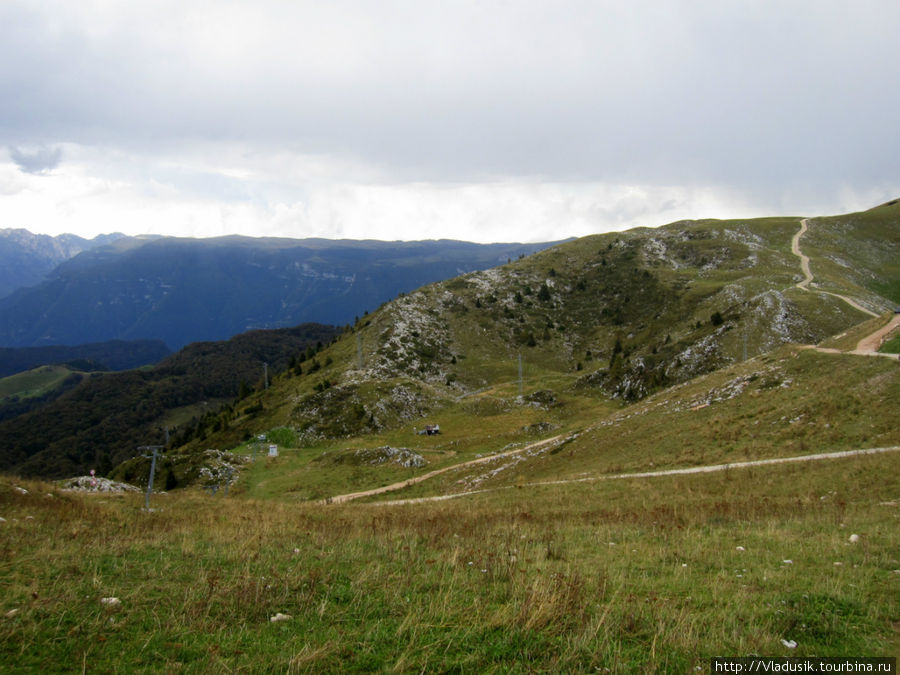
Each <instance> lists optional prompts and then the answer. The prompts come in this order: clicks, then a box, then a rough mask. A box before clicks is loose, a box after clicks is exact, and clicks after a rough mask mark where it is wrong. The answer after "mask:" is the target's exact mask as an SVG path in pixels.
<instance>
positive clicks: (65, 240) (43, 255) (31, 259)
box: [0, 228, 125, 298]
mask: <svg viewBox="0 0 900 675" xmlns="http://www.w3.org/2000/svg"><path fill="white" fill-rule="evenodd" d="M124 236H125V235H124V234H119V233H114V234H102V235H99V236H97V237H94V238H93V239H85V238H83V237H79V236H77V235H74V234H61V235H58V236H56V237H51V236H49V235H46V234H32V233H31V232H29V231H28V230H25V229H21V228H18V229H13V228H2V229H0V298H3V297H5V296H7V295H9V294H10V293H12V292H13V291H14V290H16V289H17V288H23V287H27V286H33V285H35V284H37V283H40V282H41V281H42V280H43V279H44V277H45V276H46V275H48V274H49V273H50V272H52V271H53V270H54V269H55V268H56V267H57V266H58V265H59V264H60V263H62V262H65V261H66V260H68V259H69V258H73V257H75V256H76V255H78V254H79V253H81V252H82V251H89V250H90V249H92V248H96V247H98V246H105V245H107V244H111V243H112V242H114V241H117V240H118V239H122V238H123V237H124Z"/></svg>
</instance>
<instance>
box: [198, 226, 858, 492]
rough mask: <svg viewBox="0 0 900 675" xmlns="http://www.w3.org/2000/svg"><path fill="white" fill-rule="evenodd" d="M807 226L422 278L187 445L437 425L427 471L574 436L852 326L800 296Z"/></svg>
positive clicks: (603, 247)
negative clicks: (797, 252)
mask: <svg viewBox="0 0 900 675" xmlns="http://www.w3.org/2000/svg"><path fill="white" fill-rule="evenodd" d="M798 228H799V219H795V218H766V219H755V220H745V221H699V222H682V223H673V224H671V225H669V226H666V227H663V228H659V229H656V230H633V231H630V232H625V233H615V234H608V235H598V236H593V237H585V238H583V239H579V240H576V241H572V242H568V243H566V244H563V245H560V246H557V247H554V248H553V249H550V250H547V251H544V252H542V253H539V254H536V255H534V256H531V257H529V258H526V259H523V260H519V261H516V262H514V263H511V264H508V265H504V266H502V267H500V268H497V269H495V270H489V271H486V272H480V273H474V274H468V275H464V276H462V277H459V278H456V279H453V280H450V281H448V282H444V283H440V284H433V285H431V286H427V287H425V288H423V289H420V290H419V291H417V292H415V293H412V294H409V295H406V296H402V297H400V298H398V299H397V300H396V301H394V302H392V303H389V304H387V305H386V306H384V307H382V308H381V309H379V310H378V311H377V312H375V313H373V314H372V315H370V316H367V317H365V318H364V319H363V321H361V322H360V323H358V324H357V326H356V327H355V328H354V331H353V332H350V333H345V334H344V335H343V336H342V337H341V339H340V340H339V341H338V342H337V343H336V344H334V345H332V346H331V347H329V348H328V349H326V350H325V351H323V352H322V353H321V354H319V355H318V356H317V357H316V361H315V362H314V363H315V364H317V366H321V368H318V369H316V368H314V367H313V364H312V363H311V362H309V361H307V362H305V363H304V364H302V368H303V375H302V376H299V377H295V376H285V377H281V378H277V379H276V380H275V381H274V382H273V384H272V387H271V388H270V390H269V391H268V392H266V393H265V394H259V395H255V396H253V397H251V398H250V399H248V400H247V401H246V403H245V404H242V405H240V406H238V407H236V409H235V410H234V411H233V413H232V414H230V416H229V419H227V420H223V423H222V425H221V426H223V427H225V428H224V429H223V430H221V431H219V432H216V433H213V434H211V435H210V436H209V437H208V438H205V439H203V441H202V443H200V442H195V443H194V444H192V445H189V446H187V447H186V448H185V451H189V452H190V451H194V450H199V449H202V447H212V446H218V447H234V446H236V445H238V444H239V443H240V442H241V441H242V440H243V439H246V438H249V437H252V436H255V435H256V434H258V433H261V432H264V431H266V430H267V429H273V428H276V427H290V428H293V429H296V430H298V431H299V432H300V433H299V436H300V439H301V441H300V443H299V445H302V446H304V447H311V448H314V449H315V451H314V452H311V453H308V454H309V455H310V457H312V456H313V455H315V454H316V453H319V454H321V452H323V451H328V450H333V449H335V448H339V447H341V446H363V445H365V446H368V447H377V445H381V444H387V443H390V444H397V445H401V446H409V447H413V448H417V447H418V445H417V443H418V441H417V439H416V437H414V436H413V435H412V427H413V426H416V425H417V426H420V427H421V426H423V425H424V424H425V423H428V422H439V423H440V424H441V425H442V428H444V430H445V435H444V436H443V437H441V438H442V440H443V442H444V445H446V446H447V447H446V448H444V449H443V450H444V451H448V452H444V454H442V455H441V454H435V453H432V455H431V456H429V457H428V459H429V460H430V461H431V462H432V463H431V464H430V466H429V467H428V469H426V470H430V469H431V468H433V467H434V466H441V465H443V464H445V463H451V462H458V461H461V460H463V459H467V458H471V457H474V456H476V455H477V454H479V453H484V452H493V451H497V450H499V449H501V448H503V447H505V446H506V445H508V444H510V443H524V442H526V441H527V440H529V439H534V435H535V434H534V430H535V429H536V428H540V427H536V426H535V425H543V429H544V431H545V433H544V435H552V434H555V433H560V432H561V431H566V430H575V429H577V428H579V427H580V426H584V425H585V424H586V423H587V422H586V421H585V419H583V416H584V415H586V416H587V417H590V416H591V415H594V416H595V417H600V416H602V415H603V414H604V413H605V411H608V410H610V409H611V408H615V407H617V406H619V405H621V402H622V401H623V400H631V399H638V398H641V397H643V396H645V395H647V394H648V393H652V392H653V391H655V390H659V389H660V388H662V387H665V386H667V385H672V384H676V383H678V382H682V381H687V380H689V379H690V378H691V377H694V376H696V375H699V374H702V373H705V372H710V371H712V370H715V369H716V368H721V367H725V366H728V365H729V364H732V363H736V362H740V361H741V360H742V359H743V358H744V355H746V356H748V357H753V356H755V355H758V354H763V353H767V352H768V351H770V350H771V349H774V348H777V347H778V346H779V345H782V344H784V343H785V342H803V343H809V342H819V341H822V340H824V339H826V338H827V337H828V336H830V335H834V334H838V333H841V332H846V331H848V330H849V329H850V328H851V327H852V326H854V325H855V324H856V323H858V322H859V321H860V320H862V319H863V318H865V317H864V315H863V314H861V313H860V312H858V311H857V310H855V309H852V308H851V307H850V306H849V305H847V304H846V303H844V302H842V301H841V300H839V299H837V298H834V297H833V296H828V295H824V294H820V293H808V292H804V291H801V290H797V289H795V288H794V284H795V283H796V282H797V281H799V280H800V279H801V275H800V269H799V261H798V259H797V258H796V257H795V256H793V255H792V254H791V253H790V242H791V238H792V237H793V236H794V234H795V233H796V232H797V230H798ZM851 234H852V233H851ZM865 234H867V233H866V232H863V233H862V235H865ZM862 235H860V236H862ZM854 236H855V235H854ZM804 245H805V242H804ZM716 314H718V315H719V318H720V322H719V323H718V324H717V323H715V322H713V321H712V320H711V319H712V318H713V317H714V316H715V315H716ZM617 342H618V343H619V344H620V345H621V348H622V351H621V353H618V354H617V353H615V349H614V345H615V344H616V343H617ZM520 356H521V358H522V367H523V383H522V389H523V393H525V394H531V393H533V392H535V391H536V390H543V389H549V390H551V391H552V392H553V396H554V397H555V398H556V399H557V400H558V401H559V402H560V403H562V404H563V405H554V406H551V407H550V408H549V409H548V410H541V409H539V408H534V407H532V406H522V405H517V404H516V396H517V394H518V368H519V362H518V359H519V357H520ZM360 365H362V367H361V368H360ZM324 387H327V388H326V389H324V391H323V388H324ZM610 395H612V396H613V400H610V399H609V396H610ZM594 408H596V410H594V411H593V412H592V410H593V409H594ZM460 431H462V432H464V433H460ZM447 432H449V433H447ZM450 443H453V444H454V445H453V446H452V447H450V445H449V444H450ZM450 450H452V454H450V452H449V451H450ZM297 461H298V462H300V461H301V460H299V459H298V460H297ZM301 463H302V462H301ZM307 464H309V462H305V463H304V466H305V467H306V468H304V469H303V471H310V470H312V469H314V468H315V467H316V465H309V466H306V465H307ZM297 470H298V471H300V470H301V469H300V467H299V465H298V466H297ZM366 475H369V476H370V481H371V485H372V486H375V485H381V484H385V483H388V482H390V481H392V480H394V479H395V478H396V476H395V475H394V474H392V473H390V472H388V471H381V470H378V471H373V472H371V474H366V473H365V472H362V471H360V472H356V473H355V474H354V475H353V476H352V477H349V476H348V477H345V478H342V479H340V480H335V481H332V483H333V485H332V486H331V487H329V489H332V488H333V487H338V485H339V484H340V483H341V481H344V480H346V482H345V487H346V490H345V491H350V490H352V489H357V488H362V487H365V483H366ZM302 482H303V484H305V485H310V486H312V487H309V488H308V489H305V490H299V489H298V490H294V491H292V492H295V493H296V496H298V497H304V496H307V497H308V496H321V494H320V493H321V490H320V489H319V488H320V483H319V481H318V480H315V479H313V480H308V479H304V481H302ZM297 484H300V481H297Z"/></svg>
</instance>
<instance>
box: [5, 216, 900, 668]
mask: <svg viewBox="0 0 900 675" xmlns="http://www.w3.org/2000/svg"><path fill="white" fill-rule="evenodd" d="M895 208H896V205H891V206H888V207H883V208H882V209H881V210H873V211H872V212H866V214H863V215H860V216H859V217H858V218H857V216H849V217H842V219H843V220H841V221H840V222H843V223H848V222H849V223H851V224H852V223H857V225H852V226H847V227H844V226H842V228H843V229H842V230H841V233H842V234H841V241H842V244H841V246H842V248H841V250H842V251H844V253H842V254H841V255H842V258H841V259H842V260H844V261H845V262H848V261H851V259H852V265H851V266H852V268H853V272H854V273H853V274H852V275H840V274H839V271H840V270H841V269H844V267H843V266H842V265H841V264H838V263H836V262H835V261H833V260H832V261H831V263H833V265H834V266H832V267H829V264H826V262H823V261H824V260H826V258H827V255H830V256H831V257H832V258H833V257H836V255H837V254H836V253H834V252H833V251H836V250H837V249H836V248H835V249H832V253H828V254H825V253H824V250H825V246H826V244H817V246H819V248H816V247H814V246H812V245H810V246H809V247H807V246H806V238H805V236H804V238H801V241H800V247H801V251H802V252H803V253H804V254H805V255H808V256H809V257H810V258H811V261H810V267H811V269H812V271H813V274H814V282H813V283H812V284H810V285H809V288H810V290H803V289H800V288H797V287H796V284H797V283H799V282H801V281H802V280H803V278H804V277H803V274H802V272H801V267H800V260H799V258H798V257H797V256H795V255H793V254H792V253H791V240H792V238H793V237H794V236H795V235H796V234H797V232H798V230H799V225H800V221H799V219H788V218H784V219H780V218H779V219H762V220H747V221H728V222H725V221H703V222H683V223H674V224H672V225H669V226H666V227H663V228H660V229H657V230H635V231H631V232H626V233H619V234H612V235H602V236H597V237H588V238H585V239H581V240H578V241H573V242H570V243H567V244H564V245H562V246H558V247H556V248H554V249H552V250H548V251H546V252H543V253H541V254H538V255H535V256H532V257H530V258H526V259H523V260H520V261H517V262H515V263H510V264H508V265H505V266H503V267H500V268H497V269H495V270H490V271H486V272H479V273H475V274H468V275H464V276H462V277H459V278H456V279H453V280H451V281H448V282H445V283H441V284H435V285H431V286H428V287H425V288H423V289H421V290H419V291H417V292H415V293H412V294H409V295H404V296H402V297H400V298H398V299H397V300H395V301H393V302H391V303H388V304H386V305H385V306H383V307H381V308H380V309H379V310H378V311H376V312H374V313H372V314H371V315H367V316H365V317H363V318H362V319H361V320H360V321H359V322H358V323H357V324H356V325H355V326H353V327H352V328H348V329H347V330H345V331H344V332H343V334H342V335H341V336H340V337H338V338H337V339H336V340H335V341H334V342H333V343H332V344H330V345H327V346H324V347H323V348H322V349H319V350H317V349H314V348H310V349H307V350H305V351H302V352H298V351H296V350H295V351H294V352H291V358H290V361H289V362H287V363H285V367H284V369H283V370H281V372H279V373H278V374H276V375H274V376H273V378H272V381H271V382H270V386H269V387H268V389H261V390H259V391H256V392H252V393H249V394H248V395H246V396H243V397H242V398H240V399H239V400H237V401H235V402H234V403H233V404H230V405H227V406H224V407H223V408H222V409H221V411H220V412H219V413H218V414H209V415H206V416H204V417H203V418H202V419H199V420H195V421H193V422H191V421H190V420H186V419H174V418H173V419H172V423H173V424H174V425H176V426H177V427H178V428H177V429H176V430H175V434H174V436H175V438H177V439H178V441H176V442H175V443H173V444H172V447H170V448H169V449H168V451H167V453H166V456H165V458H164V459H163V460H162V461H161V463H160V464H159V465H158V467H157V468H158V470H159V471H160V473H158V474H157V480H158V481H160V482H159V483H157V485H160V484H163V485H165V484H167V483H168V482H169V477H170V476H172V475H174V473H177V472H178V471H186V470H187V469H186V468H185V467H189V466H192V467H193V469H192V470H193V471H194V474H193V475H194V478H196V479H197V482H199V483H200V485H198V486H195V487H192V488H187V489H179V490H173V491H170V492H167V493H159V492H158V491H157V494H154V495H153V497H152V502H151V510H150V511H146V510H144V508H143V507H144V496H143V495H134V494H129V493H126V494H122V495H108V494H104V495H91V494H87V495H85V494H77V493H65V492H62V491H61V490H60V489H59V488H58V487H57V486H55V485H51V484H47V483H41V482H37V481H34V482H32V481H23V480H21V479H15V478H10V477H0V517H2V518H3V521H2V522H0V537H2V542H3V543H4V546H2V547H0V583H2V584H3V587H4V589H5V592H4V594H3V596H2V599H0V613H2V615H3V621H2V622H0V659H2V662H3V663H4V664H10V667H12V668H16V669H20V670H26V671H27V670H41V669H45V670H53V669H54V668H57V667H58V664H60V663H75V666H74V667H76V668H77V667H78V664H81V668H82V669H83V670H88V669H96V670H99V671H110V672H120V671H121V672H133V671H138V672H143V671H148V672H149V671H154V672H156V671H159V672H210V671H215V672H271V671H278V672H281V671H284V672H289V673H306V672H310V673H312V672H316V673H318V672H403V673H405V672H522V673H526V672H528V673H531V672H547V673H558V672H612V673H634V672H645V673H686V672H709V668H710V659H711V658H712V657H714V656H723V655H729V656H739V655H740V656H744V655H748V654H764V655H768V656H778V657H786V656H791V657H850V656H860V655H866V656H882V657H884V656H892V655H895V654H897V653H898V651H900V640H898V632H897V628H896V625H897V617H898V616H900V604H898V596H897V593H896V592H895V590H896V582H897V574H898V570H897V568H898V561H897V551H898V547H900V539H898V529H897V517H898V511H897V508H898V500H897V495H898V493H900V470H898V469H900V414H898V411H897V406H896V401H897V400H900V363H898V359H897V357H896V355H890V354H888V355H883V354H881V355H879V354H877V353H876V352H874V351H869V352H865V353H863V354H854V353H851V352H854V351H856V350H857V347H858V345H859V343H860V341H861V340H863V338H866V337H867V336H870V335H872V334H873V333H875V332H876V331H878V330H879V329H881V328H883V327H885V326H886V325H887V324H888V323H889V322H892V323H891V325H894V326H896V320H895V319H894V316H893V314H892V312H890V311H883V310H886V309H887V310H889V309H890V308H891V305H892V302H893V297H892V296H891V295H890V293H889V290H890V288H891V286H892V284H893V283H894V279H893V278H892V277H891V276H890V275H892V274H893V272H892V270H893V268H892V267H891V265H892V264H893V261H894V260H896V259H897V255H896V254H897V253H898V251H897V244H896V241H897V237H896V228H897V224H896V223H897V221H896V219H895V217H894V214H895V212H896V211H895ZM823 222H824V225H823V224H821V223H823ZM866 222H869V225H867V226H865V227H863V224H864V223H866ZM809 227H810V229H809V231H808V233H807V234H808V235H809V238H810V241H811V242H820V241H826V243H827V240H828V237H832V236H833V235H832V234H829V233H830V232H831V230H830V229H829V228H831V227H832V225H831V221H830V220H828V219H812V220H811V221H810V223H809ZM876 232H880V233H881V234H878V235H877V236H876V235H875V234H874V233H876ZM871 237H875V238H876V239H877V241H868V238H871ZM836 242H837V240H832V243H830V244H827V246H837V243H836ZM892 242H893V243H892ZM878 251H886V253H883V254H882V253H878V254H877V255H876V253H877V252H878ZM891 252H893V257H892V256H891V255H890V253H891ZM828 260H830V259H828ZM820 270H821V275H822V276H821V277H819V276H818V275H819V274H820ZM829 270H830V271H829ZM873 279H874V281H873ZM878 289H886V290H884V294H882V293H881V292H880V291H879V290H878ZM822 291H827V292H822ZM829 293H837V294H839V295H844V296H847V298H849V299H851V300H854V301H856V302H859V303H860V304H862V305H864V306H865V307H868V308H870V309H869V310H868V311H872V312H876V313H877V314H878V316H876V317H871V316H869V315H868V314H867V313H866V312H864V311H861V310H859V309H856V308H854V307H853V306H852V305H851V304H849V303H848V302H847V301H846V300H844V299H841V298H839V297H836V296H835V295H832V294H829ZM895 339H896V338H895ZM815 344H820V346H819V347H818V348H814V347H813V345H815ZM885 344H886V345H888V346H889V345H891V344H894V342H892V341H891V340H888V341H887V342H886V343H885ZM231 346H232V348H234V347H236V346H237V344H232V345H231ZM209 349H214V348H213V346H209ZM882 349H884V347H882ZM285 356H287V354H285ZM185 357H186V355H183V356H182V359H183V360H182V362H181V363H182V365H183V366H185V367H187V365H188V361H189V360H190V359H187V360H184V358H185ZM201 371H202V369H201ZM167 372H168V371H167ZM170 374H171V373H170ZM434 424H438V425H439V426H440V432H441V433H440V434H437V435H422V434H420V433H418V432H419V431H421V430H423V429H424V427H425V426H426V425H434ZM260 433H266V434H267V440H266V442H265V443H263V444H257V443H256V442H255V438H256V436H257V434H260ZM182 441H183V442H182ZM269 443H277V444H278V446H279V454H278V456H277V457H268V456H266V455H267V453H266V452H265V450H266V445H268V444H269ZM176 446H177V447H176ZM210 448H219V449H222V450H234V451H235V452H236V453H238V454H245V455H247V456H248V457H247V460H248V461H247V463H246V464H244V465H243V468H242V469H241V470H240V472H239V473H235V472H234V471H233V469H232V467H234V466H236V465H240V464H241V462H239V461H236V460H235V461H231V462H230V463H227V464H226V463H225V460H226V459H228V455H227V454H225V453H215V452H212V451H210V450H209V449H210ZM201 456H204V457H205V456H215V457H217V458H218V459H219V460H220V461H221V462H222V463H221V464H219V465H209V466H208V467H204V469H203V471H198V470H197V467H196V464H192V462H194V460H196V459H197V458H199V457H201ZM232 459H233V458H232ZM250 460H255V461H250ZM148 468H149V467H148V462H147V460H145V459H136V460H131V461H129V462H126V463H124V464H122V465H120V466H119V467H118V469H117V471H118V475H119V476H120V477H126V478H128V479H130V480H133V481H135V482H141V481H144V480H145V477H146V476H147V473H148ZM161 474H166V475H165V476H163V475H161ZM231 480H234V482H233V483H231V484H229V481H231ZM226 485H228V487H229V490H228V491H227V493H226V491H225V490H218V491H217V492H216V493H215V494H212V491H211V490H209V491H203V490H201V489H200V487H207V488H212V487H224V486H226ZM373 490H374V493H373V494H353V493H357V492H361V491H373ZM57 669H58V668H57Z"/></svg>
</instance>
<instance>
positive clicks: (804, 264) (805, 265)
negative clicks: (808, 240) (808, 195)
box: [791, 218, 878, 316]
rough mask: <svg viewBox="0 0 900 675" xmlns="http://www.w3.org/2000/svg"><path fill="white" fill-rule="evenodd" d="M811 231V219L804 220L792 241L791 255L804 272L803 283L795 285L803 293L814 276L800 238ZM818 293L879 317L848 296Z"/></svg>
mask: <svg viewBox="0 0 900 675" xmlns="http://www.w3.org/2000/svg"><path fill="white" fill-rule="evenodd" d="M808 229H809V218H804V219H803V220H801V221H800V231H799V232H797V234H795V235H794V238H793V239H791V253H793V254H794V255H795V256H797V257H798V258H800V271H801V272H803V281H801V282H799V283H797V284H795V285H796V287H797V288H799V289H800V290H802V291H808V290H809V284H810V283H811V282H812V281H813V274H812V271H811V270H810V268H809V258H808V257H807V256H805V255H803V253H802V252H801V251H800V237H802V236H803V235H804V234H806V231H807V230H808ZM816 292H817V293H822V294H824V295H831V296H834V297H835V298H840V299H841V300H843V301H844V302H846V303H847V304H848V305H850V306H851V307H853V309H857V310H859V311H860V312H864V313H865V314H868V315H869V316H878V314H876V313H875V312H873V311H872V310H870V309H866V308H865V307H863V306H862V305H860V304H859V303H858V302H856V300H854V299H853V298H848V297H847V296H846V295H840V294H839V293H829V292H828V291H816Z"/></svg>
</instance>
